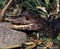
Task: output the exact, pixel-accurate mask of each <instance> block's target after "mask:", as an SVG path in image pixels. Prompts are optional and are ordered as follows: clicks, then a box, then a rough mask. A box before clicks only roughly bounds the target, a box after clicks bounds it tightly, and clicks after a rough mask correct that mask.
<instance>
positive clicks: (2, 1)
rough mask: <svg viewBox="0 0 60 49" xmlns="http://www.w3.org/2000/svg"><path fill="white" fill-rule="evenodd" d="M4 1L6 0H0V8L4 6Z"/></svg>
mask: <svg viewBox="0 0 60 49" xmlns="http://www.w3.org/2000/svg"><path fill="white" fill-rule="evenodd" d="M6 2H7V0H0V10H1V9H2V7H4V5H5V3H6Z"/></svg>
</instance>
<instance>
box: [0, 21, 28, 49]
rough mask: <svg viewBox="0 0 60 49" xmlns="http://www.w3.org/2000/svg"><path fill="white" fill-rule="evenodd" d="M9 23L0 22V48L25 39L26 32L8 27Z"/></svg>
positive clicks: (22, 41)
mask: <svg viewBox="0 0 60 49" xmlns="http://www.w3.org/2000/svg"><path fill="white" fill-rule="evenodd" d="M9 25H10V24H9V23H6V22H0V48H2V47H5V46H10V45H15V44H21V43H24V42H25V41H26V39H27V35H26V33H24V32H22V31H16V30H12V29H10V28H9Z"/></svg>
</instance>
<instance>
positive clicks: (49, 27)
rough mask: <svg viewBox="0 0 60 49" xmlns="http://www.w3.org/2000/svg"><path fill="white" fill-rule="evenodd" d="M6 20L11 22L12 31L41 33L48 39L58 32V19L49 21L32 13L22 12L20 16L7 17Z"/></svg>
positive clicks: (59, 20)
mask: <svg viewBox="0 0 60 49" xmlns="http://www.w3.org/2000/svg"><path fill="white" fill-rule="evenodd" d="M6 20H8V21H11V22H12V25H11V26H10V28H12V29H17V30H36V31H43V33H44V35H46V36H49V37H56V36H57V35H58V33H59V32H60V18H57V19H54V20H53V19H52V20H51V21H49V20H45V19H44V18H42V17H40V16H39V15H38V14H36V13H34V12H23V13H22V14H21V15H20V16H16V17H14V16H12V17H7V18H6Z"/></svg>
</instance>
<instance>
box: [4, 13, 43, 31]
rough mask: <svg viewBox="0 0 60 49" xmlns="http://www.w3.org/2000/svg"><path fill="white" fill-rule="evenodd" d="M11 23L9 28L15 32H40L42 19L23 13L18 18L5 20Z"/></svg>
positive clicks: (33, 14) (35, 15) (36, 15)
mask: <svg viewBox="0 0 60 49" xmlns="http://www.w3.org/2000/svg"><path fill="white" fill-rule="evenodd" d="M5 20H8V21H10V22H12V24H11V25H10V28H12V29H17V30H40V29H42V28H43V21H44V19H43V18H42V17H40V16H39V15H38V14H36V13H33V12H23V13H21V15H19V16H11V17H7V18H5Z"/></svg>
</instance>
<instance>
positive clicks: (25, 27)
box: [10, 23, 39, 30]
mask: <svg viewBox="0 0 60 49" xmlns="http://www.w3.org/2000/svg"><path fill="white" fill-rule="evenodd" d="M10 28H12V29H16V30H38V29H39V25H37V24H33V23H32V24H26V25H13V24H11V25H10Z"/></svg>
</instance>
